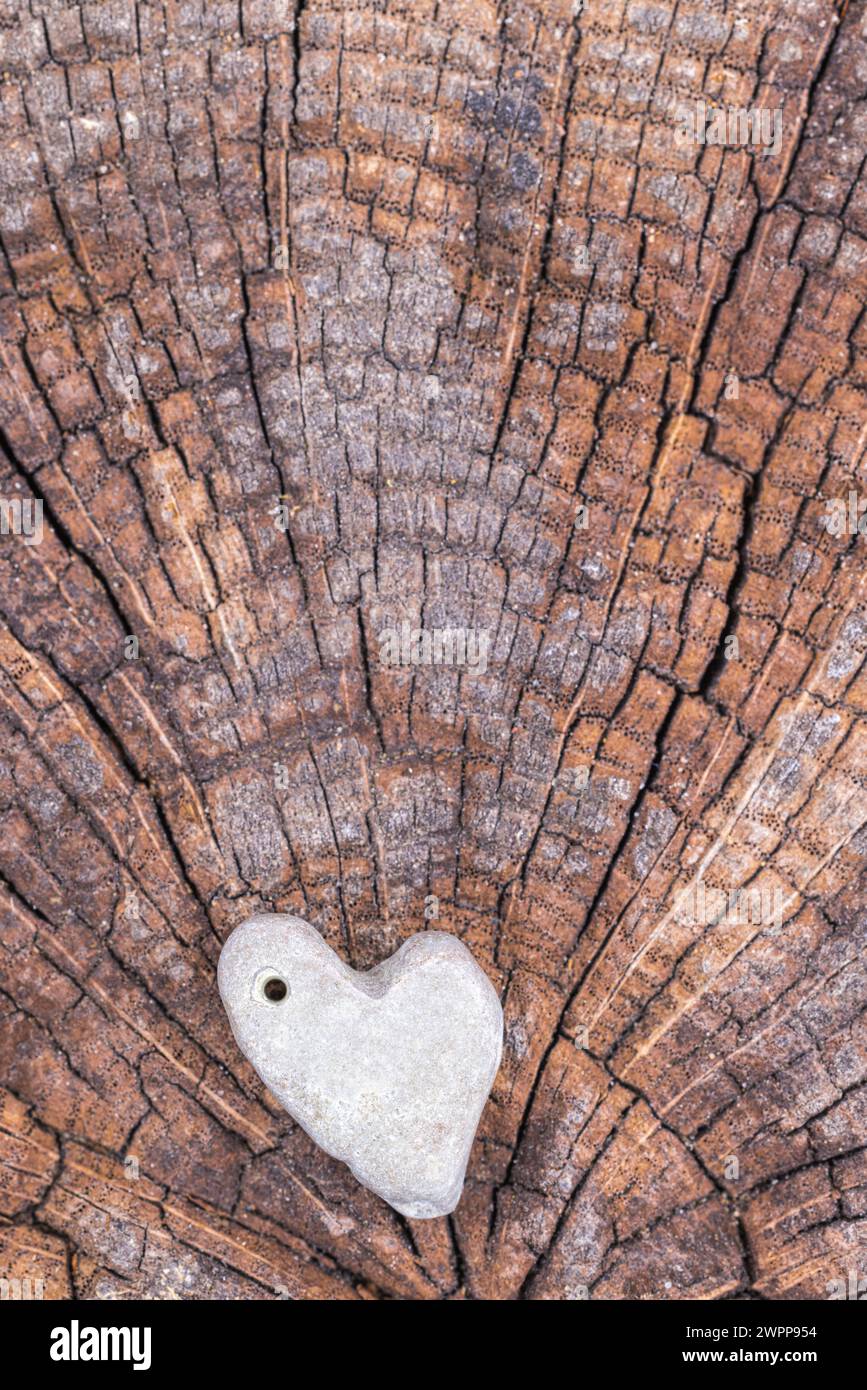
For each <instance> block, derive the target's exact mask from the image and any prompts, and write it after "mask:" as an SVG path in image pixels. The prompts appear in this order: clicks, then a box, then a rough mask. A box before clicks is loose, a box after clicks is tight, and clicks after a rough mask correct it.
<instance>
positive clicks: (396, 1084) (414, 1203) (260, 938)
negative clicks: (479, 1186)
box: [218, 913, 503, 1218]
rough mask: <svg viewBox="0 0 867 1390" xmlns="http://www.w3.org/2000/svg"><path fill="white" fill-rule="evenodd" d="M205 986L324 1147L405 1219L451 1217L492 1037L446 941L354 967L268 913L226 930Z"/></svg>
mask: <svg viewBox="0 0 867 1390" xmlns="http://www.w3.org/2000/svg"><path fill="white" fill-rule="evenodd" d="M218 982H219V986H220V995H221V996H222V1000H223V1003H224V1005H225V1007H226V1012H227V1013H228V1015H229V1021H230V1022H231V1025H232V1032H233V1033H234V1034H235V1038H236V1040H237V1043H238V1046H239V1047H240V1049H241V1051H242V1052H243V1054H244V1056H245V1057H246V1058H247V1060H248V1061H249V1062H251V1063H252V1065H253V1066H254V1067H255V1069H256V1071H257V1072H258V1074H259V1076H260V1077H261V1078H262V1080H263V1081H264V1083H265V1085H266V1086H267V1087H268V1089H269V1091H271V1092H272V1093H273V1094H274V1095H275V1096H276V1097H277V1099H278V1100H279V1101H280V1102H281V1104H282V1105H284V1106H285V1107H286V1109H287V1110H288V1111H289V1114H290V1115H291V1116H292V1117H293V1119H295V1120H297V1121H298V1123H299V1124H300V1125H301V1126H302V1127H303V1128H304V1129H305V1130H306V1131H307V1133H308V1134H309V1135H310V1136H311V1138H312V1139H315V1141H316V1143H317V1144H319V1145H320V1147H321V1148H323V1149H325V1151H326V1153H330V1154H332V1155H333V1156H334V1157H335V1158H340V1159H343V1161H344V1162H345V1163H348V1164H349V1167H350V1168H351V1169H352V1172H353V1173H354V1174H355V1176H356V1178H357V1179H358V1181H359V1182H360V1183H363V1184H364V1186H365V1187H369V1188H370V1189H371V1191H373V1192H376V1193H378V1195H379V1196H380V1197H383V1198H384V1199H385V1200H386V1202H389V1203H390V1204H391V1206H393V1207H395V1208H396V1209H397V1210H398V1211H399V1212H402V1213H403V1215H404V1216H409V1217H416V1218H417V1217H429V1216H445V1215H446V1214H447V1213H448V1212H450V1211H454V1209H455V1207H456V1206H457V1204H458V1202H459V1200H460V1196H461V1190H462V1188H463V1183H464V1173H465V1172H466V1167H467V1160H468V1159H469V1156H470V1147H471V1145H472V1142H473V1136H474V1134H475V1132H476V1126H477V1125H478V1122H479V1116H480V1115H481V1113H482V1108H483V1106H484V1104H485V1101H486V1099H487V1096H488V1092H489V1091H490V1089H491V1086H492V1085H493V1081H494V1077H495V1076H496V1074H497V1069H498V1067H499V1065H500V1053H501V1050H502V1041H503V1011H502V1009H501V1008H500V1003H499V1000H498V999H497V996H496V994H495V992H494V989H493V986H492V985H491V983H490V981H489V980H488V977H487V976H486V975H485V974H484V972H483V971H482V970H481V969H480V968H479V966H478V965H477V964H476V962H475V960H474V959H473V957H472V955H471V954H470V952H469V951H468V950H467V948H466V946H464V945H463V944H462V942H460V941H458V939H457V937H454V936H450V935H449V934H448V933H447V932H434V931H430V932H419V933H418V934H417V935H416V936H411V937H410V938H409V940H408V941H406V942H404V944H403V945H402V946H401V947H400V950H398V951H396V952H395V953H394V955H393V956H390V957H389V959H388V960H384V961H382V963H381V964H380V965H377V966H375V967H374V969H373V970H368V971H366V972H362V971H357V970H352V969H350V967H349V966H348V965H345V964H344V963H343V961H342V960H341V959H340V958H339V956H336V955H335V953H334V952H333V951H332V950H331V949H330V948H329V947H328V946H326V944H325V942H324V941H323V940H322V938H321V936H320V935H319V933H318V932H317V931H315V930H314V928H313V927H311V926H310V925H309V923H307V922H304V921H302V920H301V918H300V917H289V916H283V915H278V914H271V913H268V914H263V915H261V916H256V917H251V918H250V919H249V921H247V922H244V923H243V925H242V926H240V927H237V928H236V929H235V931H233V932H232V935H231V936H230V937H229V939H228V941H227V942H226V944H225V946H224V947H223V950H222V952H221V954H220V964H219V969H218Z"/></svg>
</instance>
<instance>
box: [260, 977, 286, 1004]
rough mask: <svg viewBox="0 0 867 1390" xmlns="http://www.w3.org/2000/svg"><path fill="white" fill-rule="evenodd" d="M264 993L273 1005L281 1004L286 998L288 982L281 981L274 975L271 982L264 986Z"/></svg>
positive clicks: (267, 981)
mask: <svg viewBox="0 0 867 1390" xmlns="http://www.w3.org/2000/svg"><path fill="white" fill-rule="evenodd" d="M262 993H263V994H264V996H265V998H266V999H268V1000H269V1001H270V1002H271V1003H272V1004H279V1003H280V1000H281V999H285V998H286V982H285V980H279V979H278V978H277V976H276V975H274V976H273V977H272V978H271V979H270V980H266V981H265V983H264V985H263V986H262Z"/></svg>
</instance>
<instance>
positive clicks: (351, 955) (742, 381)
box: [0, 0, 867, 1300]
mask: <svg viewBox="0 0 867 1390" xmlns="http://www.w3.org/2000/svg"><path fill="white" fill-rule="evenodd" d="M576 11H577V12H576ZM0 73H2V83H0V109H2V110H0V114H2V127H3V135H2V145H0V171H2V190H0V246H2V257H0V277H2V282H0V354H2V368H3V377H2V387H0V425H2V436H0V438H2V455H0V493H2V496H3V498H4V499H6V501H7V502H9V501H11V500H14V499H19V500H21V499H36V498H41V499H43V504H44V514H43V515H44V534H43V536H42V539H41V541H40V542H39V543H33V544H31V543H29V540H28V538H26V537H25V536H23V535H22V534H15V532H14V530H12V531H10V534H6V535H3V537H2V539H0V589H2V598H0V718H2V751H0V872H2V890H0V990H2V993H0V1035H2V1043H0V1080H2V1093H0V1094H2V1101H0V1213H2V1221H0V1274H2V1275H3V1276H4V1277H5V1278H7V1279H9V1280H14V1279H19V1280H22V1281H23V1280H27V1279H29V1280H31V1281H34V1282H36V1281H39V1280H41V1281H43V1288H44V1296H45V1297H47V1298H65V1297H68V1296H70V1295H71V1294H73V1293H74V1294H76V1295H77V1296H79V1297H82V1298H92V1299H95V1298H135V1297H149V1298H188V1299H222V1298H239V1299H265V1298H287V1297H288V1298H292V1299H359V1298H366V1299H370V1298H387V1299H404V1300H422V1299H461V1298H465V1299H494V1300H511V1299H536V1300H539V1299H547V1300H565V1299H580V1298H582V1297H585V1296H588V1295H589V1297H591V1298H592V1299H623V1298H635V1297H642V1298H655V1299H669V1298H671V1299H678V1298H682V1299H722V1298H759V1297H761V1298H769V1299H824V1298H827V1297H828V1288H829V1285H832V1284H833V1281H835V1280H846V1279H847V1278H848V1276H849V1274H850V1272H851V1271H856V1272H858V1273H859V1274H860V1275H861V1276H862V1277H863V1276H864V1275H865V1273H867V1151H865V1124H867V1088H865V1076H867V1030H865V1001H867V989H865V962H864V944H865V922H867V899H865V891H864V890H865V880H864V849H865V844H867V834H865V829H864V823H865V818H867V806H865V795H864V785H865V776H864V767H865V758H867V726H865V712H867V666H865V651H867V605H865V589H867V578H865V574H864V540H863V537H862V536H861V535H859V534H858V533H857V527H856V528H855V531H854V533H853V532H852V531H850V530H846V531H845V532H844V533H843V534H841V535H836V534H833V532H832V530H831V529H829V527H828V525H827V507H828V502H829V499H837V498H848V496H849V494H850V492H852V493H855V494H856V495H857V494H858V493H859V488H860V489H864V490H865V491H867V480H865V475H867V465H865V443H867V318H865V312H864V309H865V302H867V171H865V152H867V102H865V91H867V18H865V5H864V3H863V0H860V2H859V3H852V4H849V5H848V6H846V5H843V4H841V5H840V6H839V7H838V8H837V9H835V8H834V6H833V5H832V4H831V3H828V0H805V3H800V4H797V5H794V4H791V3H778V4H771V5H766V4H760V3H758V0H739V2H738V3H728V2H726V3H717V2H716V0H586V3H585V4H584V5H583V8H582V7H581V6H580V5H577V6H575V7H573V6H571V5H570V3H569V0H535V3H520V2H519V0H504V3H500V4H493V3H489V2H488V0H472V3H469V2H468V3H462V0H443V2H442V3H437V0H417V2H416V3H414V2H412V0H408V2H407V3H399V0H382V3H379V4H365V3H361V2H360V0H359V3H351V0H309V3H303V2H302V3H299V4H298V6H297V7H293V5H292V4H289V3H283V0H240V3H235V0H231V3H230V0H143V3H139V4H137V5H134V4H132V3H130V2H129V0H105V2H104V3H84V4H80V5H77V4H68V3H61V2H60V0H29V3H28V0H25V3H24V4H23V6H22V5H20V4H19V3H18V0H2V5H0ZM700 99H703V100H705V101H706V102H708V103H709V104H710V105H714V104H715V105H716V107H717V108H721V107H722V108H727V107H748V106H758V107H762V108H767V109H769V110H778V109H779V110H781V111H782V112H783V121H782V140H781V143H780V147H779V148H778V149H777V150H774V149H770V150H764V149H761V150H760V149H757V148H756V147H755V145H753V146H748V145H744V144H740V145H738V144H737V143H733V144H730V145H727V146H719V145H717V146H712V145H699V144H697V143H695V142H689V141H684V140H678V139H677V138H676V135H677V112H678V109H679V107H681V106H682V105H683V103H685V102H686V103H692V104H693V105H694V104H695V102H697V101H698V100H700ZM582 248H584V249H583V250H582ZM582 256H585V258H586V259H585V262H584V266H585V268H583V269H582V268H581V266H582V263H581V257H582ZM280 507H284V508H285V512H282V513H281V512H280V511H279V510H278V509H279V508H280ZM283 520H285V525H286V529H281V522H282V521H283ZM585 522H586V525H585V524H584V523H585ZM31 539H32V538H31ZM404 621H406V622H409V623H410V624H411V625H412V626H414V627H419V628H424V629H437V628H455V627H463V628H466V629H470V630H474V631H478V632H484V633H487V634H489V635H490V650H489V658H488V662H487V669H486V670H485V671H484V672H482V671H478V672H476V673H473V672H472V671H470V670H467V669H458V668H454V669H449V668H445V667H440V666H428V667H426V666H411V667H400V666H388V665H387V664H385V663H384V662H383V660H382V659H381V652H380V639H381V634H382V633H383V631H384V630H386V629H387V628H388V627H389V626H394V625H398V626H399V625H400V624H401V623H402V622H404ZM132 637H134V638H136V639H137V645H138V651H137V654H136V652H135V645H136V644H135V643H131V642H130V641H129V640H128V639H130V638H132ZM731 638H735V639H736V641H734V642H731V641H729V640H728V639H731ZM581 769H589V773H588V774H583V773H582V772H581ZM585 775H586V776H587V777H588V778H589V780H587V782H586V785H582V784H581V783H582V777H584V776H585ZM699 883H701V884H705V885H708V887H713V888H722V889H723V890H732V889H734V888H738V887H745V886H747V887H752V888H754V889H755V888H762V889H764V890H766V891H767V892H768V893H772V892H773V891H774V890H779V896H780V899H781V901H782V909H781V912H780V914H778V916H777V918H775V919H774V920H767V919H764V920H759V921H755V920H753V918H752V916H750V917H749V918H748V919H747V920H745V921H744V920H735V919H737V913H730V914H729V915H728V916H727V917H724V918H723V919H722V920H720V921H718V922H715V923H714V922H706V921H701V920H684V914H683V913H682V912H680V911H679V910H678V904H679V903H680V902H681V901H682V895H683V894H684V893H689V892H691V891H692V889H693V888H695V887H696V886H697V885H698V884H699ZM437 903H438V906H439V913H438V916H435V917H434V916H433V915H432V914H433V912H434V910H435V908H436V906H437ZM260 908H264V909H266V910H277V911H281V910H283V911H291V912H295V913H299V914H300V915H302V916H304V917H306V918H307V919H308V920H309V921H310V922H312V923H314V924H315V925H316V926H317V928H319V929H320V930H321V931H322V933H323V935H324V936H325V938H326V940H327V941H328V942H329V943H330V944H331V945H333V946H334V948H335V949H336V950H338V951H339V952H341V953H342V954H343V956H344V958H345V959H347V960H349V961H350V962H351V963H352V964H353V965H355V966H357V967H365V966H369V965H371V964H373V963H375V962H376V961H378V960H380V959H382V958H383V957H384V956H385V955H387V954H388V953H390V952H391V951H392V950H394V949H395V947H396V946H398V945H399V944H400V943H401V941H403V940H404V939H406V937H407V936H408V935H410V934H411V933H413V932H415V931H418V930H421V929H423V928H424V927H425V926H426V925H428V926H436V927H440V928H443V929H445V930H448V931H451V932H454V933H456V934H457V935H459V936H460V937H461V938H462V939H463V940H464V941H465V942H466V943H467V945H468V946H469V947H470V948H471V950H472V951H473V952H474V954H475V956H476V958H477V960H478V961H479V962H480V964H482V966H483V967H484V968H485V969H486V970H487V972H488V974H489V976H490V978H491V979H492V981H493V982H494V983H495V985H496V986H497V988H499V989H500V990H501V992H502V998H503V1004H504V1010H505V1018H506V1045H505V1051H504V1057H503V1065H502V1069H501V1072H500V1075H499V1077H498V1080H497V1082H496V1085H495V1089H494V1092H493V1095H492V1098H491V1100H490V1101H489V1103H488V1106H487V1108H486V1110H485V1113H484V1116H483V1119H482V1123H481V1126H480V1130H479V1134H478V1137H477V1141H476V1144H475V1146H474V1149H473V1154H472V1158H471V1162H470V1168H469V1173H468V1180H467V1185H466V1188H465V1192H464V1196H463V1200H462V1202H461V1204H460V1206H459V1208H458V1210H457V1211H456V1212H455V1214H454V1216H453V1217H451V1218H449V1219H442V1220H436V1221H429V1222H422V1221H420V1222H409V1221H406V1220H404V1219H402V1218H401V1217H399V1216H398V1215H397V1214H396V1213H395V1212H393V1211H392V1210H390V1209H389V1208H388V1207H387V1206H385V1204H384V1203H383V1202H381V1201H380V1200H378V1199H377V1198H375V1197H373V1196H372V1195H371V1194H370V1193H368V1192H366V1191H365V1190H363V1189H362V1188H361V1187H359V1185H358V1184H357V1183H356V1182H355V1181H354V1179H352V1177H351V1176H350V1174H349V1173H348V1170H347V1169H346V1168H345V1167H344V1166H343V1165H342V1164H340V1163H337V1162H335V1161H334V1160H332V1159H330V1158H329V1157H327V1156H326V1155H324V1154H323V1153H322V1152H321V1151H319V1150H318V1149H317V1148H316V1147H315V1145H314V1144H313V1143H312V1142H311V1141H310V1140H309V1139H308V1138H307V1137H306V1136H305V1134H304V1133H303V1132H302V1131H301V1130H300V1129H299V1128H298V1127H297V1126H295V1125H294V1124H293V1123H292V1122H291V1121H290V1120H289V1118H288V1116H287V1115H286V1114H285V1113H284V1112H283V1111H282V1110H281V1109H280V1107H279V1106H278V1105H276V1103H275V1102H274V1101H273V1099H272V1098H271V1097H270V1096H269V1095H268V1093H267V1092H266V1090H265V1089H264V1088H263V1086H262V1085H261V1084H260V1082H259V1081H258V1079H257V1078H256V1076H255V1074H254V1073H253V1072H252V1070H251V1068H250V1067H249V1065H247V1064H246V1062H245V1061H244V1059H243V1058H242V1057H241V1056H240V1055H239V1053H238V1050H237V1047H236V1046H235V1044H234V1041H233V1039H232V1036H231V1034H230V1031H229V1027H228V1023H227V1020H226V1017H225V1015H224V1012H223V1010H222V1007H221V1004H220V1001H219V998H218V995H217V991H216V984H215V965H216V960H217V957H218V954H219V950H220V945H221V943H222V942H223V941H224V940H225V938H226V936H227V935H228V933H229V932H230V931H231V929H232V928H233V926H235V925H236V924H238V923H239V922H241V921H242V920H243V919H244V918H245V917H246V916H247V915H249V914H250V913H251V912H253V911H254V910H256V909H260ZM426 911H427V913H428V915H427V917H426V915H425V914H426Z"/></svg>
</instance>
